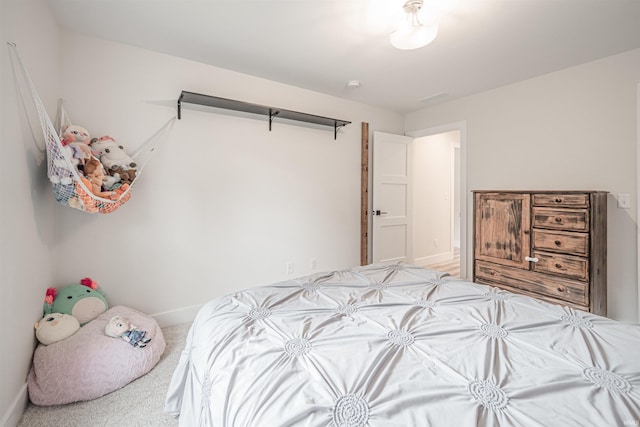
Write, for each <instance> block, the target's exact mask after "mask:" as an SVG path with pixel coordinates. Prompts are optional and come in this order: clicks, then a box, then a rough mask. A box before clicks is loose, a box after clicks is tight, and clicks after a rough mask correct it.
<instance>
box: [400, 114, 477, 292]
mask: <svg viewBox="0 0 640 427" xmlns="http://www.w3.org/2000/svg"><path fill="white" fill-rule="evenodd" d="M451 131H459V132H460V277H461V278H462V279H469V278H468V277H467V273H468V271H467V270H468V269H467V259H468V257H467V252H468V250H467V242H468V241H470V240H469V239H470V237H469V234H468V233H469V231H470V228H469V224H468V221H467V217H468V212H467V206H468V202H469V197H470V196H469V194H470V193H469V194H467V122H466V121H460V122H453V123H449V124H445V125H440V126H434V127H430V128H425V129H419V130H415V131H412V132H405V135H406V136H410V137H412V138H414V139H415V138H421V137H423V136H431V135H437V134H441V133H446V132H451Z"/></svg>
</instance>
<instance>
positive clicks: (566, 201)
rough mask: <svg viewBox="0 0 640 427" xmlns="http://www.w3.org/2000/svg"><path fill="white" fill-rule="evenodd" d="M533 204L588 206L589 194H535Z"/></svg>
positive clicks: (571, 206) (570, 206)
mask: <svg viewBox="0 0 640 427" xmlns="http://www.w3.org/2000/svg"><path fill="white" fill-rule="evenodd" d="M533 206H560V207H567V208H588V207H589V195H588V194H534V195H533Z"/></svg>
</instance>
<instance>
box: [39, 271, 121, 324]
mask: <svg viewBox="0 0 640 427" xmlns="http://www.w3.org/2000/svg"><path fill="white" fill-rule="evenodd" d="M108 308H109V305H108V304H107V299H106V298H105V297H104V294H103V293H102V290H101V289H100V286H99V285H98V283H97V282H95V281H94V280H92V279H90V278H88V277H85V278H84V279H82V280H81V281H80V284H74V285H67V286H64V287H62V288H60V289H59V290H58V289H56V288H49V289H47V292H46V295H45V299H44V314H45V315H46V314H51V313H64V314H70V315H72V316H73V317H75V318H76V319H78V322H80V325H81V326H82V325H84V324H85V323H87V322H89V321H91V320H93V319H95V318H96V317H98V316H99V315H101V314H102V313H104V312H105V311H107V309H108Z"/></svg>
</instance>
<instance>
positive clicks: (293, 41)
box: [48, 0, 640, 112]
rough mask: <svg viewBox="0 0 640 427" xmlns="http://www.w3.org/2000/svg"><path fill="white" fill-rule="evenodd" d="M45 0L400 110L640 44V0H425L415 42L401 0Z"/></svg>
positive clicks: (93, 20) (165, 47)
mask: <svg viewBox="0 0 640 427" xmlns="http://www.w3.org/2000/svg"><path fill="white" fill-rule="evenodd" d="M48 1H49V3H50V5H51V8H52V10H53V12H54V14H55V16H56V18H57V20H58V22H59V23H60V24H61V25H62V26H63V27H64V28H66V29H69V30H71V31H75V32H79V33H84V34H88V35H93V36H97V37H100V38H104V39H108V40H113V41H118V42H122V43H125V44H129V45H133V46H138V47H142V48H146V49H150V50H154V51H158V52H163V53H168V54H171V55H175V56H179V57H183V58H188V59H191V60H195V61H199V62H203V63H208V64H211V65H215V66H218V67H222V68H226V69H230V70H235V71H239V72H242V73H246V74H251V75H255V76H259V77H264V78H267V79H270V80H275V81H278V82H282V83H287V84H290V85H294V86H298V87H302V88H307V89H311V90H314V91H318V92H322V93H326V94H329V95H334V96H338V97H343V98H347V99H352V100H355V101H359V102H364V103H367V104H371V105H377V106H380V107H383V108H388V109H392V110H395V111H398V112H407V111H413V110H417V109H420V108H423V107H425V106H427V105H433V104H435V103H437V102H444V101H448V100H452V99H455V98H459V97H462V96H466V95H470V94H473V93H478V92H482V91H485V90H489V89H492V88H495V87H499V86H502V85H505V84H509V83H513V82H517V81H520V80H524V79H528V78H531V77H535V76H538V75H541V74H545V73H549V72H552V71H555V70H559V69H562V68H566V67H570V66H574V65H578V64H581V63H585V62H589V61H592V60H595V59H598V58H602V57H605V56H609V55H613V54H616V53H620V52H624V51H627V50H631V49H635V48H639V47H640V0H425V4H427V3H429V2H436V1H437V2H450V4H449V5H446V6H448V7H449V9H440V10H441V18H440V25H439V34H438V37H437V38H436V40H435V41H434V42H433V43H431V44H430V45H428V46H426V47H423V48H420V49H417V50H413V51H400V50H397V49H394V48H393V47H392V46H391V45H390V43H389V38H388V33H389V30H390V28H391V23H390V21H391V18H392V17H393V16H395V15H397V14H399V13H400V10H401V6H402V4H403V0H48ZM451 2H456V3H455V4H453V3H451ZM430 6H431V5H430ZM435 6H441V4H438V5H433V7H435ZM426 9H427V8H426V7H425V11H426ZM426 19H428V18H426ZM350 80H359V81H360V83H361V86H360V87H359V88H358V89H349V88H347V82H348V81H350ZM187 89H188V88H187ZM209 95H216V94H215V93H211V94H209ZM434 95H438V96H437V97H436V98H435V99H432V100H431V101H430V102H424V101H423V102H421V101H420V100H421V99H424V98H428V97H432V96H434Z"/></svg>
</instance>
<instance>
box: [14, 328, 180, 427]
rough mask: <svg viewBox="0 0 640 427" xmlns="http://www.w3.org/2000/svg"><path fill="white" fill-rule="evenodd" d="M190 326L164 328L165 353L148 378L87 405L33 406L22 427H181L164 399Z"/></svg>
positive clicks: (23, 416) (25, 414)
mask: <svg viewBox="0 0 640 427" xmlns="http://www.w3.org/2000/svg"><path fill="white" fill-rule="evenodd" d="M190 327H191V323H184V324H180V325H174V326H168V327H166V328H162V334H163V336H164V339H165V342H166V349H165V352H164V354H163V355H162V357H161V359H160V361H159V362H158V364H157V365H156V366H155V367H154V368H153V369H152V370H151V371H149V372H148V373H147V374H146V375H144V376H142V377H140V378H138V379H137V380H135V381H133V382H131V383H129V384H128V385H126V386H125V387H123V388H121V389H120V390H116V391H114V392H112V393H109V394H107V395H106V396H102V397H100V398H98V399H95V400H90V401H87V402H77V403H71V404H68V405H59V406H36V405H33V404H31V403H29V406H28V407H27V409H26V410H25V412H24V414H23V415H22V417H21V418H20V421H19V422H18V427H40V426H42V427H45V426H46V427H51V426H56V427H102V426H105V427H112V426H113V427H156V426H177V425H178V421H177V420H176V419H175V418H173V417H171V416H170V415H168V414H165V413H164V412H163V408H164V399H165V395H166V392H167V389H168V388H169V382H170V380H171V375H172V374H173V370H174V369H175V367H176V366H177V364H178V360H179V359H180V354H181V353H182V349H183V348H184V344H185V340H186V337H187V333H188V332H189V328H190Z"/></svg>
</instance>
